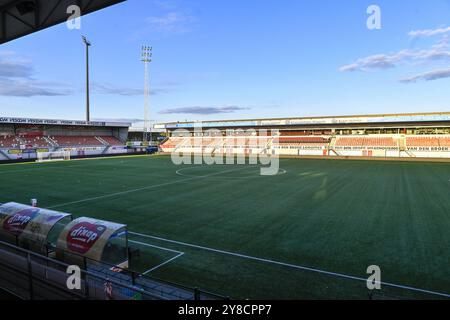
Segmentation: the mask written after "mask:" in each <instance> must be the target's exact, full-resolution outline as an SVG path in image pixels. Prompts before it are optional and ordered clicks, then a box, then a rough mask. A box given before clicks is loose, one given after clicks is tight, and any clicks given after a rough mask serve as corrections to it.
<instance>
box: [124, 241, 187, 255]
mask: <svg viewBox="0 0 450 320" xmlns="http://www.w3.org/2000/svg"><path fill="white" fill-rule="evenodd" d="M128 242H133V243H137V244H140V245H142V246H146V247H152V248H156V249H160V250H164V251H169V252H174V253H178V254H179V253H184V252H182V251H178V250H173V249H168V248H164V247H160V246H155V245H153V244H148V243H144V242H139V241H134V240H128Z"/></svg>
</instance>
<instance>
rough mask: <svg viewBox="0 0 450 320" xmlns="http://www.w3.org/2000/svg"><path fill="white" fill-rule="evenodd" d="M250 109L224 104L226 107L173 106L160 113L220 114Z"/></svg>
mask: <svg viewBox="0 0 450 320" xmlns="http://www.w3.org/2000/svg"><path fill="white" fill-rule="evenodd" d="M241 110H248V108H244V107H238V106H224V107H182V108H172V109H167V110H164V111H161V112H160V114H201V115H209V114H220V113H233V112H236V111H241Z"/></svg>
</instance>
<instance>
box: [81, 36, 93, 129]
mask: <svg viewBox="0 0 450 320" xmlns="http://www.w3.org/2000/svg"><path fill="white" fill-rule="evenodd" d="M82 39H83V42H84V44H85V45H86V121H87V122H89V121H90V120H91V115H90V112H91V111H90V101H89V47H90V46H91V45H92V44H91V42H90V41H89V40H88V39H87V38H86V37H85V36H82Z"/></svg>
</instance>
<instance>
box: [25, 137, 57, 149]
mask: <svg viewBox="0 0 450 320" xmlns="http://www.w3.org/2000/svg"><path fill="white" fill-rule="evenodd" d="M19 139H20V140H21V141H22V142H23V144H24V145H25V146H27V147H28V148H48V147H51V146H52V145H51V144H50V143H48V141H47V140H45V138H44V137H41V136H36V137H20V138H19Z"/></svg>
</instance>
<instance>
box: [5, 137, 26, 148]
mask: <svg viewBox="0 0 450 320" xmlns="http://www.w3.org/2000/svg"><path fill="white" fill-rule="evenodd" d="M20 145H21V141H20V140H19V139H18V138H17V137H16V136H0V148H19V147H20Z"/></svg>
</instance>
